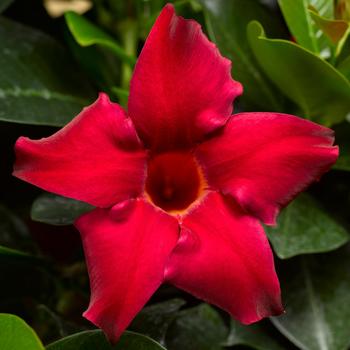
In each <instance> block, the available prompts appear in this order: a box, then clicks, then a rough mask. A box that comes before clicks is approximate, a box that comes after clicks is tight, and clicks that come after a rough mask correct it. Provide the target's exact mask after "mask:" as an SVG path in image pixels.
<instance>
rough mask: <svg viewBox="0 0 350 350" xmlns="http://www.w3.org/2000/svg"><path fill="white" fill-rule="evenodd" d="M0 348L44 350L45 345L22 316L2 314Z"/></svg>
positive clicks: (6, 349)
mask: <svg viewBox="0 0 350 350" xmlns="http://www.w3.org/2000/svg"><path fill="white" fill-rule="evenodd" d="M0 349H1V350H44V346H43V345H42V343H41V341H40V340H39V338H38V336H37V335H36V334H35V332H34V331H33V329H32V328H30V327H29V326H28V325H27V324H26V323H25V322H24V321H23V320H22V319H21V318H19V317H17V316H15V315H10V314H0Z"/></svg>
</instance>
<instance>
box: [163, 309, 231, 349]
mask: <svg viewBox="0 0 350 350" xmlns="http://www.w3.org/2000/svg"><path fill="white" fill-rule="evenodd" d="M227 331H228V330H227V328H226V326H225V324H224V323H223V320H222V319H221V317H220V315H219V314H218V313H217V312H216V311H215V310H214V309H213V308H212V307H211V306H209V305H207V304H201V305H199V306H197V307H194V308H191V309H187V310H183V311H181V312H179V313H178V316H177V318H176V320H175V321H174V323H173V324H172V325H171V326H170V327H169V330H168V333H167V335H166V345H167V349H169V350H194V349H200V350H221V349H222V344H223V343H224V342H225V340H226V337H227V333H228V332H227Z"/></svg>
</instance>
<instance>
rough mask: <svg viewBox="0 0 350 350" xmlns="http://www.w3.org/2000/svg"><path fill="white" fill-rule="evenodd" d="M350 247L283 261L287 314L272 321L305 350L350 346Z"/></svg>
mask: <svg viewBox="0 0 350 350" xmlns="http://www.w3.org/2000/svg"><path fill="white" fill-rule="evenodd" d="M349 266H350V250H349V246H346V247H344V249H341V250H338V251H336V252H333V253H328V254H320V255H313V256H303V257H299V258H295V259H291V260H290V261H289V263H286V262H285V263H284V264H283V266H282V267H283V269H280V271H279V276H280V280H281V285H282V291H283V295H284V297H283V299H284V304H285V305H286V313H285V314H284V315H283V316H279V317H273V318H272V322H273V323H274V325H275V326H276V327H277V328H278V329H279V331H280V332H282V333H283V334H284V335H285V336H286V337H287V338H288V339H289V340H290V341H291V342H293V343H294V344H295V345H296V346H298V347H299V348H300V349H303V350H320V349H321V350H345V349H347V348H348V347H349V346H350V333H349V329H350V293H349V290H350V269H349Z"/></svg>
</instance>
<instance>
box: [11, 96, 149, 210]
mask: <svg viewBox="0 0 350 350" xmlns="http://www.w3.org/2000/svg"><path fill="white" fill-rule="evenodd" d="M15 151H16V163H15V167H14V175H15V176H17V177H18V178H20V179H22V180H24V181H27V182H29V183H31V184H33V185H36V186H39V187H41V188H43V189H45V190H46V191H50V192H55V193H57V194H60V195H63V196H66V197H71V198H74V199H78V200H82V201H85V202H88V203H90V204H92V205H95V206H101V207H108V206H111V205H114V204H116V203H118V202H119V201H123V200H125V199H128V198H131V197H135V196H137V195H138V194H139V192H140V191H141V190H142V188H143V184H144V177H145V164H146V153H145V151H143V150H142V148H141V145H140V142H139V140H138V138H137V135H136V132H135V130H134V127H133V125H132V122H131V120H130V119H129V118H127V117H126V116H125V113H124V111H123V110H122V108H121V107H119V106H118V105H117V104H114V103H111V102H110V101H109V99H108V97H107V95H105V94H101V95H100V97H99V99H98V100H97V101H96V102H95V103H94V104H93V105H91V106H89V107H87V108H85V109H84V110H83V111H82V112H81V113H80V114H79V115H78V116H77V117H76V118H74V119H73V120H72V121H71V122H70V123H69V124H68V125H66V126H65V127H64V128H63V129H61V130H60V131H58V132H57V133H56V134H54V135H52V136H50V137H48V138H44V139H41V140H30V139H28V138H25V137H21V138H19V139H18V140H17V143H16V146H15Z"/></svg>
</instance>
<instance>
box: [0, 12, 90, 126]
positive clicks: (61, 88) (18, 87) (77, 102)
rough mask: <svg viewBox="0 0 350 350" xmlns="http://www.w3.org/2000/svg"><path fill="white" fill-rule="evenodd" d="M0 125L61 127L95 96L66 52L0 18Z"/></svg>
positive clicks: (17, 25)
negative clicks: (22, 124) (8, 123)
mask: <svg viewBox="0 0 350 350" xmlns="http://www.w3.org/2000/svg"><path fill="white" fill-rule="evenodd" d="M0 51H1V55H0V120H5V121H10V122H17V123H25V124H44V125H53V126H62V125H64V124H66V123H67V122H69V121H70V120H71V119H72V118H73V117H74V116H75V115H76V114H77V113H78V112H79V111H80V110H81V108H82V107H83V106H85V105H87V104H88V103H90V102H91V96H93V92H92V90H91V89H90V87H89V84H88V82H87V81H86V80H85V79H84V77H83V76H82V75H81V74H80V73H79V72H78V70H77V69H76V67H75V66H74V65H73V62H72V61H71V58H70V57H69V56H67V55H66V52H65V51H64V49H63V48H62V47H61V46H60V45H59V44H58V43H57V42H56V41H54V40H53V39H52V38H50V37H48V36H47V35H46V34H43V33H41V32H39V31H37V30H34V29H31V28H29V27H25V26H23V25H21V24H18V23H16V22H13V21H10V20H8V19H5V18H0Z"/></svg>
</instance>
